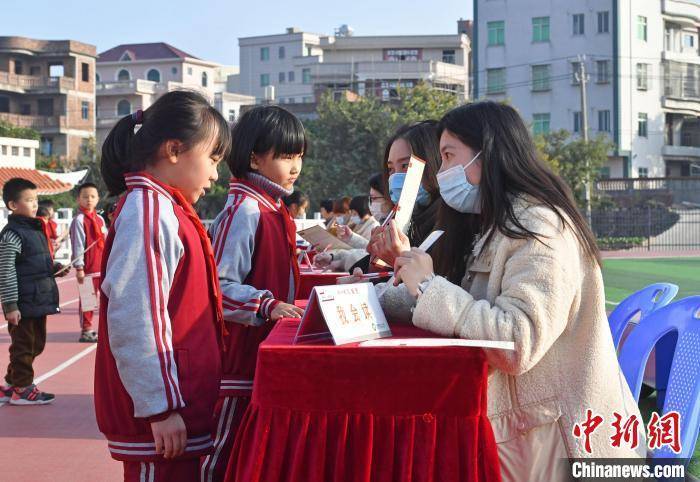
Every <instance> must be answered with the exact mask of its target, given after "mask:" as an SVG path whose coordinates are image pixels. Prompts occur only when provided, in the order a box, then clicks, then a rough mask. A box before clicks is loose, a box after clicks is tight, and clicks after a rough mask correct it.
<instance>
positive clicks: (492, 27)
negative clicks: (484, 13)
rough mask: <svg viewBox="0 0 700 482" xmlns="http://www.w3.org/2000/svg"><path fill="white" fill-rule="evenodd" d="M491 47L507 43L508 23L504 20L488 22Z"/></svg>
mask: <svg viewBox="0 0 700 482" xmlns="http://www.w3.org/2000/svg"><path fill="white" fill-rule="evenodd" d="M486 25H487V29H488V34H489V39H488V44H489V45H504V44H505V43H506V23H505V22H504V21H503V20H500V21H498V22H488V23H487V24H486Z"/></svg>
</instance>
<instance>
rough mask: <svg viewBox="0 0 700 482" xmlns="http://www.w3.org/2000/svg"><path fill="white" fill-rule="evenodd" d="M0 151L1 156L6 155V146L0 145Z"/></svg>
mask: <svg viewBox="0 0 700 482" xmlns="http://www.w3.org/2000/svg"><path fill="white" fill-rule="evenodd" d="M0 148H1V149H0V152H2V155H3V156H6V155H7V146H0Z"/></svg>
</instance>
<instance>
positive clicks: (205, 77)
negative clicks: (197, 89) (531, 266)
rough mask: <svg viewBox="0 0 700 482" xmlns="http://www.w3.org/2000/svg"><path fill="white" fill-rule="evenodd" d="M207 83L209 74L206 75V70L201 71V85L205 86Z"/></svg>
mask: <svg viewBox="0 0 700 482" xmlns="http://www.w3.org/2000/svg"><path fill="white" fill-rule="evenodd" d="M208 85H209V76H208V75H207V73H206V72H202V87H206V86H208Z"/></svg>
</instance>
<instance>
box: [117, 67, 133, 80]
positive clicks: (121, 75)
mask: <svg viewBox="0 0 700 482" xmlns="http://www.w3.org/2000/svg"><path fill="white" fill-rule="evenodd" d="M117 80H118V81H119V82H126V81H127V80H131V74H129V71H128V70H126V69H121V70H120V71H119V73H118V74H117Z"/></svg>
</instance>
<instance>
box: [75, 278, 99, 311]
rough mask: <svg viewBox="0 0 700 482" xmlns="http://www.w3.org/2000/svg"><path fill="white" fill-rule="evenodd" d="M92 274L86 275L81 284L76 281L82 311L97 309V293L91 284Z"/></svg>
mask: <svg viewBox="0 0 700 482" xmlns="http://www.w3.org/2000/svg"><path fill="white" fill-rule="evenodd" d="M92 278H93V276H86V277H85V279H84V280H83V284H80V283H78V297H79V298H80V307H81V309H82V311H84V312H85V311H95V310H96V309H97V306H98V305H97V294H96V293H95V285H93V284H92Z"/></svg>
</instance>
